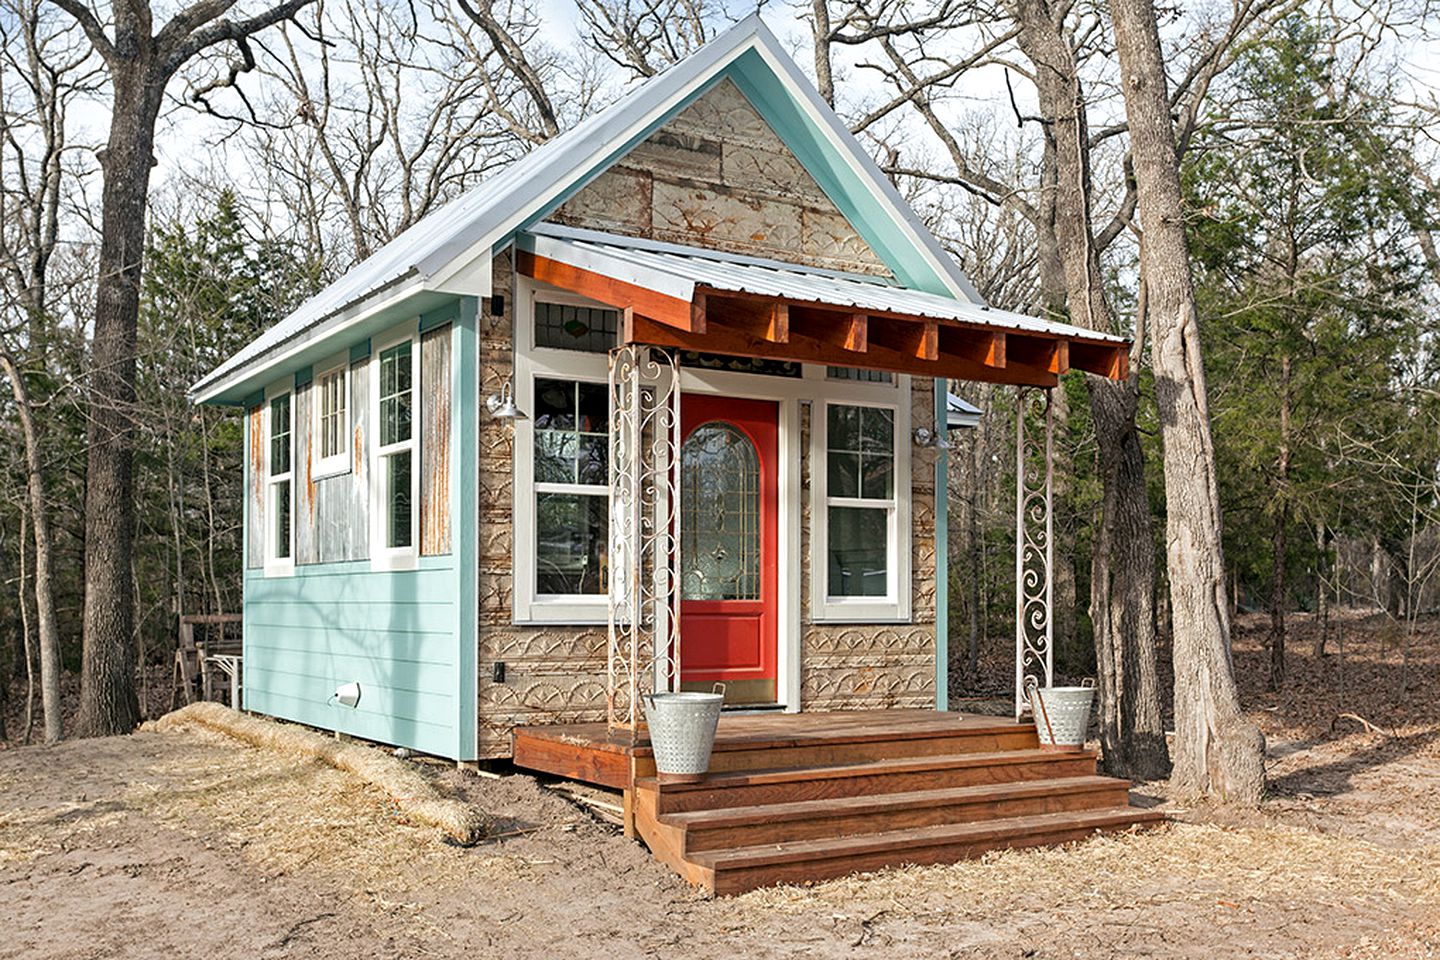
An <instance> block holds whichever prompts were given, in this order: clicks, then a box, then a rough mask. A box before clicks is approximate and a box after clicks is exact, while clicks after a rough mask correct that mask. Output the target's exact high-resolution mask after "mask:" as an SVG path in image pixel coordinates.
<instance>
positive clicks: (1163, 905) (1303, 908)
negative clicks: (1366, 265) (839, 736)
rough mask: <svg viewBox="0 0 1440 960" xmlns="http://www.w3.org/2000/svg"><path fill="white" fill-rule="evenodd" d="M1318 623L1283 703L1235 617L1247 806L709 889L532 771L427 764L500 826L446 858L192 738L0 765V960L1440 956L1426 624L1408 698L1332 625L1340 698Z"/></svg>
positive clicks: (308, 771) (327, 776)
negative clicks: (1004, 848)
mask: <svg viewBox="0 0 1440 960" xmlns="http://www.w3.org/2000/svg"><path fill="white" fill-rule="evenodd" d="M1312 627H1313V625H1310V624H1308V623H1306V622H1303V621H1300V622H1295V623H1294V624H1293V631H1292V637H1291V642H1292V649H1293V654H1294V656H1293V657H1292V666H1291V680H1290V682H1289V684H1288V685H1287V687H1286V690H1285V691H1284V692H1283V693H1279V694H1275V693H1269V692H1267V691H1266V689H1265V683H1264V663H1265V655H1264V653H1263V651H1261V650H1260V648H1259V638H1260V636H1261V631H1262V627H1261V625H1260V624H1258V623H1256V622H1251V621H1246V622H1243V623H1242V624H1241V628H1240V629H1239V630H1238V631H1237V640H1236V661H1237V667H1238V669H1239V672H1240V674H1241V676H1242V678H1243V685H1244V688H1245V697H1246V702H1247V704H1248V705H1249V706H1250V707H1251V710H1252V715H1253V716H1254V717H1255V718H1256V719H1257V721H1259V722H1260V723H1261V724H1262V725H1263V726H1264V728H1265V730H1266V733H1267V735H1268V737H1269V739H1270V754H1271V757H1270V761H1269V774H1270V778H1271V786H1272V792H1273V796H1272V798H1271V799H1269V800H1268V801H1267V802H1266V803H1265V804H1264V805H1263V806H1262V807H1261V808H1259V809H1258V810H1245V811H1234V810H1229V811H1215V810H1206V809H1181V808H1179V807H1177V806H1175V805H1174V804H1168V803H1166V794H1165V784H1164V783H1155V784H1144V785H1141V786H1140V788H1139V791H1138V794H1137V796H1138V798H1139V799H1140V800H1141V801H1142V802H1153V803H1166V806H1167V808H1168V809H1170V810H1171V812H1172V813H1173V814H1174V815H1175V816H1176V818H1177V822H1176V823H1174V824H1171V825H1169V826H1166V827H1164V828H1161V829H1159V830H1154V831H1149V832H1145V833H1139V834H1127V835H1121V836H1116V837H1106V838H1099V839H1096V840H1092V841H1089V842H1086V843H1082V844H1076V845H1072V846H1069V847H1064V848H1059V849H1051V850H1039V851H1020V852H1005V853H997V854H992V855H990V856H987V857H985V858H984V859H982V860H978V861H973V862H969V863H963V864H956V865H953V866H939V867H913V868H906V869H903V870H896V871H888V872H883V873H880V874H875V875H871V876H866V877H855V878H848V879H844V880H839V881H834V882H829V883H823V884H817V885H815V886H813V887H785V888H778V889H774V890H764V891H757V892H755V893H751V894H747V895H745V896H741V897H736V898H728V899H707V898H704V897H702V896H700V895H698V894H696V893H695V892H693V891H692V890H691V889H690V888H688V887H686V886H685V885H684V884H683V883H681V882H680V881H679V880H678V879H676V878H675V877H673V876H672V875H671V874H670V873H669V872H668V871H667V870H666V869H664V868H663V867H661V866H659V865H657V864H656V863H654V862H653V861H652V860H651V859H650V857H649V856H648V854H646V853H645V851H644V850H643V849H642V848H641V847H640V846H638V845H637V844H635V843H632V842H630V841H627V840H625V839H624V838H623V837H621V836H620V835H619V832H618V830H617V829H616V828H614V827H613V826H611V825H609V824H608V823H604V822H601V821H599V820H597V819H595V817H594V816H592V814H591V813H590V812H588V811H587V810H586V809H585V808H583V807H581V806H578V805H576V804H574V803H573V802H571V801H569V800H567V799H565V798H564V797H562V796H560V795H558V794H556V793H555V792H553V791H551V790H547V789H544V788H542V786H541V785H540V784H539V783H537V781H536V780H534V779H533V778H531V777H529V776H525V775H522V774H515V775H507V776H502V777H500V778H488V777H485V778H482V777H475V776H473V775H465V774H460V773H458V772H456V771H450V770H446V771H442V772H437V774H436V775H437V776H440V777H442V778H443V779H444V780H445V781H446V782H448V783H449V784H450V785H452V786H453V787H455V788H456V789H458V790H460V791H462V792H463V793H464V795H465V796H466V797H467V798H468V799H470V800H471V801H473V802H474V803H476V804H478V805H480V806H482V807H483V808H484V809H486V810H487V811H490V812H491V813H492V814H494V815H495V816H496V818H497V823H496V828H495V829H496V832H497V833H498V834H499V836H498V837H496V838H495V839H492V840H489V841H487V842H485V843H482V844H480V845H478V846H475V847H472V848H468V849H464V848H459V847H455V846H451V845H449V844H447V843H444V842H442V841H441V840H440V839H438V838H437V836H436V835H435V834H434V832H433V831H431V830H429V829H425V828H421V827H419V826H416V825H413V824H409V823H406V822H404V821H403V820H402V819H401V818H400V817H399V816H398V815H397V813H396V810H395V807H394V804H393V803H391V801H390V800H389V799H388V798H387V797H385V796H384V795H382V794H380V793H378V792H376V791H374V790H373V789H372V788H369V787H366V786H364V785H363V784H361V783H360V782H359V781H357V780H355V779H353V778H351V777H350V776H349V775H347V774H343V773H340V772H338V771H336V770H333V769H331V768H329V767H324V766H320V765H318V764H316V763H314V762H311V761H302V760H296V759H291V758H286V757H283V756H278V755H275V754H271V753H266V752H262V751H259V750H256V749H253V748H250V747H245V746H242V745H240V744H238V743H236V742H235V741H231V740H229V739H227V738H225V737H222V736H220V735H217V734H213V733H208V732H204V731H201V730H194V731H187V732H184V733H166V734H161V733H151V732H146V733H139V734H136V735H134V736H130V737H124V738H115V739H110V740H100V741H85V742H72V743H64V744H61V745H59V746H57V747H53V748H52V747H25V748H18V749H9V750H0V902H3V904H4V907H3V909H0V957H5V958H9V957H17V958H18V957H25V958H62V957H64V958H71V957H73V958H101V957H125V958H132V957H134V958H144V957H166V958H172V957H175V958H183V957H206V958H209V957H214V956H222V957H232V956H233V957H319V958H332V957H333V958H337V960H338V958H346V960H349V958H353V957H357V956H362V957H367V958H392V957H393V958H401V957H419V956H425V957H437V958H446V957H462V956H463V957H467V958H475V957H482V958H508V957H523V958H525V960H540V958H556V960H571V958H591V957H606V958H612V960H622V958H629V957H646V956H664V957H667V958H675V957H732V956H734V957H740V956H743V957H746V958H769V957H817V958H825V957H883V958H887V960H888V958H910V957H925V958H930V957H976V958H1023V957H1037V958H1060V957H1076V958H1079V957H1086V958H1098V957H1176V958H1192V957H1193V958H1201V957H1203V958H1206V960H1220V958H1229V957H1241V956H1244V957H1262V958H1280V957H1306V958H1312V957H1313V958H1329V957H1336V958H1340V957H1356V958H1368V957H1376V958H1379V957H1386V958H1401V960H1411V958H1414V960H1419V958H1427V957H1440V703H1437V702H1436V701H1437V698H1436V696H1435V694H1436V692H1437V691H1440V624H1428V625H1427V626H1426V628H1425V629H1424V630H1422V631H1421V633H1420V635H1419V636H1418V637H1417V638H1416V641H1415V644H1414V645H1413V647H1412V649H1411V652H1410V674H1411V676H1412V678H1413V684H1412V687H1411V689H1410V691H1409V692H1408V694H1406V695H1405V696H1408V704H1407V703H1402V702H1401V696H1402V694H1401V692H1400V691H1399V689H1398V682H1399V677H1400V676H1401V670H1400V665H1401V662H1402V657H1403V655H1404V654H1403V644H1401V643H1399V642H1397V637H1396V634H1395V631H1394V630H1393V628H1391V627H1389V626H1387V625H1386V624H1385V623H1384V622H1383V621H1382V620H1378V619H1374V618H1371V619H1359V618H1350V619H1347V620H1344V621H1342V622H1341V623H1339V624H1338V625H1337V629H1338V630H1339V631H1341V632H1342V634H1343V636H1344V638H1345V643H1346V649H1345V664H1344V669H1345V679H1346V689H1347V691H1349V692H1348V693H1347V695H1346V698H1345V699H1344V700H1343V701H1341V700H1340V699H1339V698H1338V697H1339V695H1338V693H1337V692H1336V681H1337V678H1338V673H1339V668H1340V664H1339V660H1338V656H1339V655H1338V650H1337V649H1336V646H1335V642H1334V640H1333V639H1332V641H1331V654H1330V655H1329V656H1327V657H1326V658H1324V660H1323V661H1321V660H1316V659H1314V658H1313V657H1312V650H1311V647H1312V642H1311V636H1312V634H1310V633H1309V632H1308V631H1310V630H1311V629H1312ZM1401 639H1403V637H1401ZM1342 713H1353V714H1355V715H1356V716H1358V717H1363V718H1364V719H1365V720H1366V721H1368V722H1369V723H1370V724H1372V729H1370V730H1368V731H1367V730H1366V728H1365V727H1364V726H1363V724H1361V723H1360V722H1359V721H1356V720H1353V719H1349V718H1342V719H1338V720H1337V719H1336V718H1337V717H1339V715H1340V714H1342ZM1332 724H1333V728H1332ZM430 769H435V770H438V768H430Z"/></svg>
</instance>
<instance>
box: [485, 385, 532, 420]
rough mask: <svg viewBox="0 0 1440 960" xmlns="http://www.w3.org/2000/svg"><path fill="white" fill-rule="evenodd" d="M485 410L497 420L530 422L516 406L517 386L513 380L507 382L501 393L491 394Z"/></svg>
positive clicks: (486, 400)
mask: <svg viewBox="0 0 1440 960" xmlns="http://www.w3.org/2000/svg"><path fill="white" fill-rule="evenodd" d="M485 408H486V409H487V410H489V411H490V416H492V417H494V418H495V419H496V420H528V419H529V417H527V416H525V414H524V412H523V411H521V409H520V408H519V407H517V406H516V405H515V384H514V381H512V380H507V381H505V385H504V386H503V387H501V388H500V392H499V393H495V394H491V395H490V396H488V397H486V398H485Z"/></svg>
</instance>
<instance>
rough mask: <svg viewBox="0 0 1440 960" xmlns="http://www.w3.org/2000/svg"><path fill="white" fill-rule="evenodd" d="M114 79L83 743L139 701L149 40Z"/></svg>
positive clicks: (89, 463) (88, 478) (97, 344)
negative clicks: (138, 516)
mask: <svg viewBox="0 0 1440 960" xmlns="http://www.w3.org/2000/svg"><path fill="white" fill-rule="evenodd" d="M135 42H136V44H137V46H138V47H139V48H140V49H139V50H138V51H137V52H136V57H135V59H134V60H132V61H129V62H128V63H127V66H128V68H129V69H128V71H127V72H128V73H129V74H132V75H126V73H123V72H120V71H115V72H114V74H113V76H112V81H113V83H114V87H115V93H114V98H113V102H112V114H111V119H110V136H109V139H108V141H107V144H106V147H105V153H104V154H103V156H102V157H101V166H102V170H103V172H104V178H105V186H104V190H103V192H102V194H101V213H100V216H101V227H100V230H101V243H100V264H99V267H100V280H99V284H98V287H97V290H96V302H95V330H94V334H93V341H92V345H91V351H90V368H91V369H90V404H89V406H90V421H89V431H88V439H89V451H88V456H87V459H86V471H85V615H84V650H83V654H82V658H81V668H80V712H79V715H78V717H77V718H76V723H75V730H76V733H77V734H78V735H79V736H109V735H113V734H117V733H129V732H130V731H131V730H132V729H134V727H135V724H136V723H138V722H139V719H140V704H139V701H138V699H137V698H136V695H135V598H134V583H133V566H134V556H133V543H134V535H135V496H134V490H135V481H134V473H133V469H134V468H133V462H134V447H135V437H134V430H135V424H134V417H133V412H134V402H135V336H136V323H137V319H138V316H139V310H140V269H141V263H142V259H143V254H144V249H145V205H146V199H147V198H148V197H149V194H150V170H151V168H152V166H153V165H154V158H153V151H154V142H155V120H156V116H157V115H158V113H159V110H160V103H161V96H162V94H163V92H164V87H165V81H164V79H159V80H156V79H154V78H153V77H152V73H153V64H152V58H153V56H154V53H153V50H151V49H150V48H151V47H152V44H151V42H150V41H149V38H148V37H147V38H143V39H138V38H137V39H136V41H135Z"/></svg>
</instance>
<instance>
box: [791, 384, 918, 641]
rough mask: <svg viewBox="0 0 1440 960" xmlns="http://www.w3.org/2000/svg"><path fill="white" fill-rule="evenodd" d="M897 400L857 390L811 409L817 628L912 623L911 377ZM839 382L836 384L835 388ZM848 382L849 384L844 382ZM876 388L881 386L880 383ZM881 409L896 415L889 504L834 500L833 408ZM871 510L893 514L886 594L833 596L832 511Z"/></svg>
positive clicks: (814, 614)
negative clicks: (831, 481) (831, 486)
mask: <svg viewBox="0 0 1440 960" xmlns="http://www.w3.org/2000/svg"><path fill="white" fill-rule="evenodd" d="M894 379H895V380H896V381H898V383H897V384H896V387H898V390H897V391H896V394H895V395H892V396H893V399H890V398H886V399H877V398H875V394H873V393H869V394H868V395H867V394H865V393H861V392H860V391H858V390H854V389H853V388H852V389H851V390H845V391H833V392H827V396H825V397H824V398H823V399H817V400H816V401H815V405H814V407H813V408H812V410H811V420H810V436H811V444H812V445H811V458H810V463H811V471H810V477H811V489H812V491H813V492H814V495H815V499H814V501H813V506H812V509H811V515H810V530H811V535H810V541H811V547H812V553H811V558H810V571H811V607H812V609H811V617H812V619H814V620H815V621H816V622H817V623H819V622H831V623H904V622H908V621H909V620H910V608H911V596H910V595H911V593H912V592H913V591H912V589H911V584H910V570H911V557H910V553H911V548H912V536H911V530H910V496H911V488H910V467H911V464H910V449H909V441H910V401H911V396H910V393H911V390H910V378H909V377H895V378H894ZM835 382H837V381H831V383H835ZM839 382H844V381H839ZM874 386H882V385H881V384H875V385H874ZM832 406H848V407H879V408H881V409H887V410H891V411H893V412H894V414H895V421H894V425H895V429H894V444H895V449H894V454H893V455H894V457H895V465H894V484H893V488H892V496H891V499H890V500H875V499H865V498H859V497H840V498H832V497H831V496H830V491H829V478H830V460H829V456H828V454H829V436H828V434H829V425H830V407H832ZM832 506H837V507H869V508H876V509H880V508H883V509H885V510H887V511H888V515H887V518H886V519H887V526H886V550H887V552H888V558H887V560H888V562H887V564H886V569H887V571H888V576H887V578H886V581H887V582H886V591H885V596H883V597H840V596H832V595H831V593H830V557H829V538H830V507H832Z"/></svg>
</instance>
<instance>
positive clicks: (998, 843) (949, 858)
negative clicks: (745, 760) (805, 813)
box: [707, 822, 1157, 896]
mask: <svg viewBox="0 0 1440 960" xmlns="http://www.w3.org/2000/svg"><path fill="white" fill-rule="evenodd" d="M1138 825H1139V826H1155V825H1157V824H1156V823H1144V822H1142V823H1140V824H1138ZM1130 826H1131V825H1129V824H1126V825H1123V826H1116V827H1108V828H1100V829H1095V828H1093V827H1087V828H1083V829H1074V830H1053V831H1047V832H1045V833H1031V834H1026V835H1022V836H1014V837H998V838H994V839H990V840H983V841H978V842H969V843H961V844H946V845H942V846H934V847H921V848H913V849H906V850H885V851H878V852H875V853H867V854H859V855H855V856H847V857H832V858H826V859H821V860H801V861H797V862H794V863H777V864H767V865H765V866H757V867H743V868H736V869H733V870H717V871H715V873H714V875H713V880H711V882H710V883H707V887H708V888H709V889H711V890H712V892H714V893H716V894H718V895H721V896H725V895H730V894H736V893H744V892H746V891H747V890H755V889H758V888H760V887H769V886H775V885H776V884H781V883H805V882H810V881H815V880H831V879H834V878H836V877H843V876H848V875H849V874H852V873H858V872H861V871H870V870H880V869H883V868H885V867H898V866H904V865H908V864H932V863H956V862H959V861H961V860H970V859H973V858H975V857H978V856H980V855H981V854H984V853H988V852H989V851H991V850H1007V849H1020V848H1024V847H1040V846H1046V845H1050V844H1060V843H1070V842H1072V841H1075V840H1085V839H1087V838H1089V837H1092V836H1094V835H1095V834H1096V833H1114V832H1117V831H1120V830H1125V829H1128V828H1129V827H1130Z"/></svg>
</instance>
